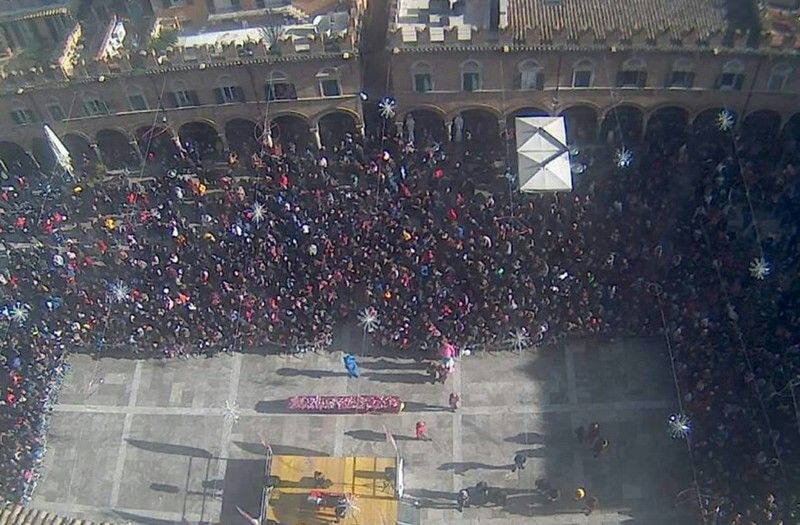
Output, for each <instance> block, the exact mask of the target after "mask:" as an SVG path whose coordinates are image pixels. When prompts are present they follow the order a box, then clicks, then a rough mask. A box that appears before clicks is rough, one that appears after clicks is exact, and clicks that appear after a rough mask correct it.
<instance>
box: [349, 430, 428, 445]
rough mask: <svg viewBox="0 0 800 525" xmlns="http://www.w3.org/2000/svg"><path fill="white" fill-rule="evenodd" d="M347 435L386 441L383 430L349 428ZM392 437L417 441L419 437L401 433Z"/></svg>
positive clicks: (396, 439)
mask: <svg viewBox="0 0 800 525" xmlns="http://www.w3.org/2000/svg"><path fill="white" fill-rule="evenodd" d="M344 434H345V435H346V436H350V437H351V438H353V439H358V440H360V441H374V442H376V443H378V442H381V441H386V434H385V433H383V432H376V431H374V430H366V429H364V430H348V431H347V432H345V433H344ZM392 437H393V438H394V439H395V441H416V440H417V438H415V437H413V436H403V435H400V434H392Z"/></svg>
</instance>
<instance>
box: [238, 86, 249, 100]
mask: <svg viewBox="0 0 800 525" xmlns="http://www.w3.org/2000/svg"><path fill="white" fill-rule="evenodd" d="M236 100H237V102H241V103H244V102H247V100H246V99H245V98H244V89H242V88H241V87H239V86H237V87H236Z"/></svg>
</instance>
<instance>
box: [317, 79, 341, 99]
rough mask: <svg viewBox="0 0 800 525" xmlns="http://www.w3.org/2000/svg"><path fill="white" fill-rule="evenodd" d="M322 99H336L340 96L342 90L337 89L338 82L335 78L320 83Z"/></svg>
mask: <svg viewBox="0 0 800 525" xmlns="http://www.w3.org/2000/svg"><path fill="white" fill-rule="evenodd" d="M320 87H321V88H322V96H323V97H338V96H339V95H341V94H342V89H341V88H340V87H339V81H338V80H337V79H335V78H332V79H327V80H323V81H322V82H320Z"/></svg>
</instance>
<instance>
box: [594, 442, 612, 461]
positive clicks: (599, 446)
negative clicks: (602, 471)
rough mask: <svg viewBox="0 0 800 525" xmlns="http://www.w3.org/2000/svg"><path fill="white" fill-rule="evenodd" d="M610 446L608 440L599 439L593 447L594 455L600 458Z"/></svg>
mask: <svg viewBox="0 0 800 525" xmlns="http://www.w3.org/2000/svg"><path fill="white" fill-rule="evenodd" d="M608 445H609V442H608V440H607V439H603V438H597V440H596V441H595V442H594V445H592V455H593V456H594V457H596V458H599V457H600V454H602V453H603V451H604V450H605V449H607V448H608Z"/></svg>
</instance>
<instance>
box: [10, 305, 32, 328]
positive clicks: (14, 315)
mask: <svg viewBox="0 0 800 525" xmlns="http://www.w3.org/2000/svg"><path fill="white" fill-rule="evenodd" d="M30 310H31V307H30V306H28V305H27V304H23V303H17V304H15V305H14V306H13V307H12V308H11V310H10V311H9V313H8V316H9V318H10V319H11V320H12V321H14V322H15V323H17V324H25V321H27V320H28V314H29V313H30Z"/></svg>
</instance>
